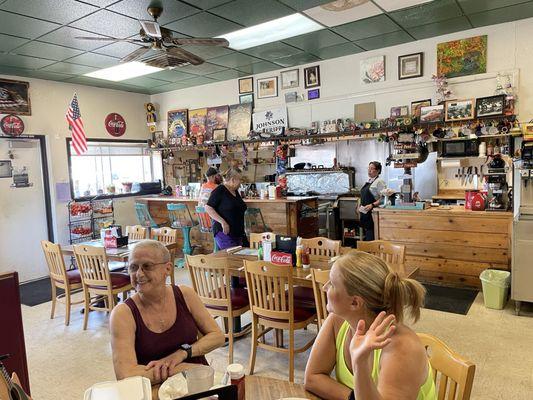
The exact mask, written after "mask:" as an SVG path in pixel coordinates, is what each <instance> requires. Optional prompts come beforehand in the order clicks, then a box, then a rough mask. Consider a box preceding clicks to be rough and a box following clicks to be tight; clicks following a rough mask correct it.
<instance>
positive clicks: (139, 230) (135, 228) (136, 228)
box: [126, 225, 147, 240]
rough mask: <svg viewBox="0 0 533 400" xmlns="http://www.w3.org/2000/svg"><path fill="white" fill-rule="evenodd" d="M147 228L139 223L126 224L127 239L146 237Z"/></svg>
mask: <svg viewBox="0 0 533 400" xmlns="http://www.w3.org/2000/svg"><path fill="white" fill-rule="evenodd" d="M146 231H147V229H146V228H145V227H143V226H141V225H131V226H126V235H128V239H129V240H143V239H146Z"/></svg>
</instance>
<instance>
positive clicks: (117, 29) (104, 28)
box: [70, 10, 141, 38]
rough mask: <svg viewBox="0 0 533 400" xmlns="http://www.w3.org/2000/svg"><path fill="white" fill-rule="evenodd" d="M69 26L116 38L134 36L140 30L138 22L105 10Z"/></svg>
mask: <svg viewBox="0 0 533 400" xmlns="http://www.w3.org/2000/svg"><path fill="white" fill-rule="evenodd" d="M70 25H71V26H73V27H75V28H80V29H84V30H86V31H89V32H94V33H98V34H100V35H107V36H111V37H117V38H126V37H129V36H132V35H135V34H136V33H139V30H140V29H141V27H140V25H139V21H137V20H135V19H133V18H129V17H124V16H122V15H119V14H115V13H113V12H111V11H107V10H100V11H98V12H95V13H94V14H91V15H89V16H87V17H84V18H82V19H80V20H78V21H76V22H73V23H72V24H70Z"/></svg>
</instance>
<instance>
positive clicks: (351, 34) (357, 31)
mask: <svg viewBox="0 0 533 400" xmlns="http://www.w3.org/2000/svg"><path fill="white" fill-rule="evenodd" d="M331 29H332V30H333V31H335V32H337V33H338V34H339V35H342V36H344V37H345V38H347V39H348V40H351V41H355V40H359V39H365V38H368V37H372V36H377V35H383V34H385V33H390V32H395V31H398V30H400V27H399V26H398V25H397V24H396V23H395V22H394V21H392V20H391V19H390V18H389V17H387V16H386V15H377V16H375V17H370V18H367V19H363V20H361V21H355V22H350V23H349V24H344V25H340V26H336V27H334V28H331Z"/></svg>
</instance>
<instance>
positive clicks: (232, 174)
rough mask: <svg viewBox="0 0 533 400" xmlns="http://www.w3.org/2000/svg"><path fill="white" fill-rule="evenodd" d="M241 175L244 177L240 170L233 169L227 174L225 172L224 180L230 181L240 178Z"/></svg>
mask: <svg viewBox="0 0 533 400" xmlns="http://www.w3.org/2000/svg"><path fill="white" fill-rule="evenodd" d="M241 175H242V171H241V169H240V168H237V167H231V168H229V169H228V170H227V171H226V172H224V180H225V181H229V180H231V179H233V178H240V177H241Z"/></svg>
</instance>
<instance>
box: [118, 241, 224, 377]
mask: <svg viewBox="0 0 533 400" xmlns="http://www.w3.org/2000/svg"><path fill="white" fill-rule="evenodd" d="M129 263H130V264H129V273H130V278H131V283H132V285H133V287H134V288H135V289H136V291H137V293H135V294H134V295H133V296H132V297H131V298H129V299H128V300H126V302H125V303H123V304H119V305H118V306H116V307H115V308H114V309H113V312H112V313H111V347H112V350H113V365H114V367H115V375H116V377H117V379H123V378H127V377H129V376H145V377H147V378H149V379H150V381H151V382H152V384H156V383H160V382H163V381H164V380H165V379H167V377H169V376H171V375H174V374H176V373H178V372H180V371H183V370H185V369H187V368H190V367H191V366H194V365H195V364H207V361H206V359H205V357H204V355H205V354H207V353H209V352H210V351H212V350H214V349H216V348H217V347H220V346H222V344H223V343H224V335H223V334H222V332H221V331H220V329H219V327H218V325H217V323H216V322H215V320H214V319H213V318H212V317H211V315H210V314H209V312H208V311H207V310H206V308H205V307H204V305H203V303H202V302H201V300H200V298H199V297H198V295H197V294H196V293H195V292H194V291H193V290H192V289H191V288H189V287H186V286H179V287H178V286H172V285H167V284H166V278H167V276H168V275H169V274H170V273H172V271H173V265H172V262H171V260H170V254H169V252H168V250H167V249H166V247H165V246H164V245H162V244H161V243H159V242H157V241H155V240H143V241H142V242H139V243H138V244H137V245H136V246H135V247H134V250H133V251H132V253H131V255H130V258H129ZM199 334H201V335H202V337H201V338H200V339H198V336H199Z"/></svg>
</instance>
